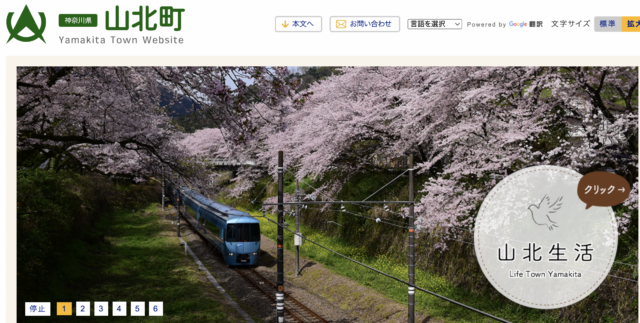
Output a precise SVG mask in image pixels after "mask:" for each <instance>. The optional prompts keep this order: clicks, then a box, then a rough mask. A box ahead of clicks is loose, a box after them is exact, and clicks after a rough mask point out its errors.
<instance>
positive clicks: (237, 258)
mask: <svg viewBox="0 0 640 323" xmlns="http://www.w3.org/2000/svg"><path fill="white" fill-rule="evenodd" d="M238 212H239V211H238ZM224 238H225V247H226V249H227V253H226V254H225V255H224V256H225V261H226V262H227V264H228V265H230V266H240V265H255V264H256V263H258V255H259V252H260V222H259V221H258V220H256V219H255V218H253V217H251V216H248V215H247V216H238V215H232V216H230V217H229V220H228V221H227V229H226V230H225V235H224Z"/></svg>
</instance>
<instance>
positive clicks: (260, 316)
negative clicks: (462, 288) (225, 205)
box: [163, 209, 442, 323]
mask: <svg viewBox="0 0 640 323" xmlns="http://www.w3.org/2000/svg"><path fill="white" fill-rule="evenodd" d="M172 213H175V209H169V210H168V211H166V212H164V217H163V218H164V220H163V221H165V223H167V224H168V225H171V221H172V220H173V221H175V220H176V217H175V216H172V215H171V214H172ZM184 222H185V221H184V219H183V221H182V223H183V224H182V225H181V230H180V231H181V236H182V239H184V240H185V241H187V243H188V245H189V247H190V248H191V250H193V252H194V253H195V254H196V256H197V257H198V258H199V259H200V261H202V263H203V264H205V266H206V267H207V269H208V270H209V271H210V272H211V274H212V275H213V276H214V277H215V279H216V280H217V281H218V282H219V283H220V285H222V287H223V288H224V289H225V290H226V291H227V293H229V294H230V295H231V297H232V298H233V299H234V300H235V301H236V302H237V303H238V304H240V306H242V308H243V309H244V310H245V311H247V313H249V315H251V317H252V318H253V319H254V320H256V321H257V322H274V321H275V304H273V303H272V301H271V300H270V299H269V298H267V297H266V296H265V295H263V294H262V293H259V292H257V291H255V289H254V287H252V286H251V285H250V284H249V283H248V282H246V281H245V280H244V279H243V278H242V277H241V276H240V275H238V274H237V273H236V272H235V271H234V270H233V269H232V268H229V266H227V265H226V264H225V263H224V260H223V259H222V256H221V255H220V254H219V252H217V251H214V250H211V249H210V247H209V246H208V244H206V243H205V242H204V241H202V240H201V238H200V237H199V236H198V235H197V234H196V233H195V232H194V231H193V229H192V228H191V227H190V226H189V225H188V224H187V225H185V224H184ZM171 228H172V229H173V232H174V233H175V232H176V227H175V226H172V227H171ZM176 240H177V239H176ZM178 247H179V246H178ZM261 249H262V251H263V252H262V253H261V256H260V258H259V263H258V267H257V268H255V269H256V270H257V271H259V272H260V273H261V274H263V275H264V276H265V277H267V278H269V279H270V280H271V281H273V282H275V281H276V265H275V264H276V262H275V257H276V248H275V243H274V242H273V241H271V240H270V239H269V238H267V237H266V236H262V240H261ZM284 252H285V257H284V258H285V261H284V272H285V291H286V292H287V293H290V294H291V296H293V297H295V298H296V299H297V300H299V301H300V302H301V303H303V304H305V305H306V306H307V307H309V308H311V309H312V310H314V311H315V312H316V313H318V314H319V315H320V316H322V317H323V318H325V319H326V320H328V321H330V322H336V323H357V322H407V305H406V304H399V303H397V302H396V301H394V300H391V299H389V298H387V297H385V296H384V295H382V294H380V293H379V292H377V291H375V290H372V289H370V288H368V287H364V286H362V285H360V284H358V283H357V282H354V281H352V280H350V279H348V278H345V277H343V276H340V275H338V274H336V273H334V272H332V271H331V270H329V269H327V268H325V267H324V266H322V265H321V264H318V263H315V262H313V261H310V260H308V259H305V258H300V266H301V268H302V275H301V276H299V277H294V276H293V273H294V257H295V253H294V252H291V251H288V250H285V251H284ZM189 258H190V257H189ZM194 266H195V263H194ZM203 277H204V276H203ZM203 283H208V284H210V282H208V281H207V280H206V279H205V278H203ZM219 298H221V297H219ZM217 299H218V298H217ZM221 302H222V301H221ZM229 309H230V310H232V309H231V308H230V307H229ZM234 316H237V317H240V315H239V314H238V315H234ZM416 322H423V323H424V322H430V323H440V322H442V321H439V320H435V319H432V318H430V317H428V316H427V315H424V314H422V313H419V312H417V311H416Z"/></svg>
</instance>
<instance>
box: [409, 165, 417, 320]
mask: <svg viewBox="0 0 640 323" xmlns="http://www.w3.org/2000/svg"><path fill="white" fill-rule="evenodd" d="M409 202H411V204H409V319H408V323H414V322H415V314H416V313H415V296H416V295H415V294H416V288H415V282H414V278H415V266H416V265H415V250H414V238H415V237H414V234H415V233H414V222H415V221H414V220H413V154H412V155H409Z"/></svg>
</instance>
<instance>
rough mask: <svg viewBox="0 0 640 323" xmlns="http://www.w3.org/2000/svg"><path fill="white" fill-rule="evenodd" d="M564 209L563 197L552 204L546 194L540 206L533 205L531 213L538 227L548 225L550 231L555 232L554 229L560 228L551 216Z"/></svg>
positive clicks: (530, 207) (530, 209) (530, 208)
mask: <svg viewBox="0 0 640 323" xmlns="http://www.w3.org/2000/svg"><path fill="white" fill-rule="evenodd" d="M561 207H562V196H560V198H558V199H557V200H556V201H555V202H553V203H551V199H550V198H549V197H548V196H547V195H546V194H545V195H544V197H543V198H542V200H541V201H540V203H538V205H535V204H531V205H530V206H529V208H528V209H529V211H531V216H532V217H533V222H535V223H536V224H537V225H546V226H547V227H549V230H550V231H553V227H558V225H557V224H556V222H555V221H553V220H551V217H550V215H553V213H556V211H558V210H560V208H561Z"/></svg>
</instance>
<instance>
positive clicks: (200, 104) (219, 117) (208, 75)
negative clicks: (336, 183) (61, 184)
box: [17, 67, 297, 188]
mask: <svg viewBox="0 0 640 323" xmlns="http://www.w3.org/2000/svg"><path fill="white" fill-rule="evenodd" d="M286 75H288V72H287V68H279V67H274V68H266V67H188V68H178V67H24V68H19V69H18V77H17V85H18V107H17V112H18V120H17V124H18V134H17V135H18V151H19V163H22V162H27V163H28V162H29V161H34V160H36V161H37V160H39V161H40V162H41V161H43V159H49V160H54V161H55V163H53V162H52V163H51V164H55V165H56V167H67V168H69V167H71V168H77V169H81V168H84V169H87V170H89V171H96V172H101V173H104V174H109V175H122V176H127V177H131V178H137V179H142V178H147V177H148V176H151V175H153V174H158V173H160V172H173V173H178V174H182V175H183V177H182V178H183V179H185V180H190V181H192V182H201V184H202V187H203V188H205V187H206V185H207V184H206V183H208V181H206V180H203V178H206V177H208V176H206V175H203V174H204V173H203V169H205V168H206V167H204V166H206V165H204V163H203V160H202V158H204V157H205V156H208V157H211V156H213V157H215V156H219V157H220V156H229V155H228V154H229V152H230V151H226V152H225V149H223V146H219V147H216V146H215V145H216V144H225V140H226V141H229V142H232V143H238V144H242V143H246V142H248V141H249V140H250V139H251V138H253V137H254V133H255V131H256V127H255V125H254V123H255V122H256V120H260V122H266V123H272V122H273V121H272V120H269V119H266V118H264V116H263V115H261V114H260V113H257V112H258V110H257V109H254V105H256V104H262V105H263V106H265V107H267V109H268V110H269V111H277V109H278V108H279V107H280V105H279V102H280V101H281V100H282V99H284V98H287V97H288V96H289V95H290V91H291V87H292V86H295V85H296V84H297V83H296V80H291V79H288V78H285V77H284V76H286ZM167 93H169V98H170V99H171V100H170V102H169V106H171V105H172V104H173V103H174V102H177V101H180V100H182V99H183V98H185V97H186V98H189V99H190V100H191V101H192V102H194V104H195V105H197V108H198V111H199V112H201V113H202V116H203V117H206V118H211V120H212V121H213V122H214V123H215V124H219V125H220V126H224V127H225V130H224V131H220V130H217V131H216V130H206V131H200V132H198V133H197V134H193V135H191V136H187V137H186V136H185V134H184V133H182V131H181V129H180V128H179V127H177V126H176V125H174V124H173V123H172V122H171V119H170V118H169V117H168V116H167V108H168V107H167V106H160V102H163V101H162V100H161V99H162V96H163V94H164V95H167ZM225 135H227V136H228V137H227V138H224V136H225ZM209 136H210V137H209ZM221 136H222V137H223V138H222V139H225V140H220V139H221ZM185 137H186V138H185ZM207 141H209V142H210V143H211V144H210V145H208V144H205V143H206V142H207ZM22 164H24V163H22ZM32 166H33V165H32ZM36 166H37V165H36Z"/></svg>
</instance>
